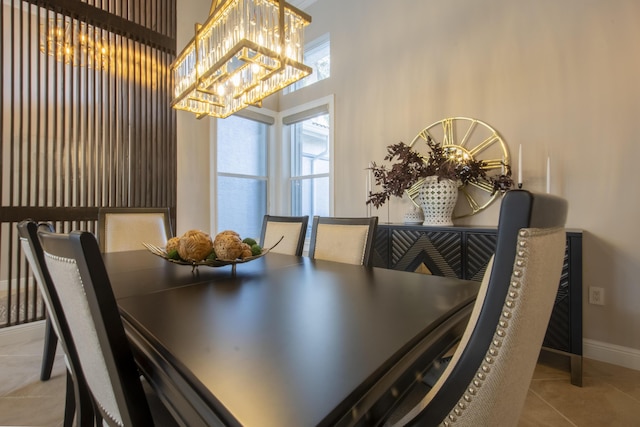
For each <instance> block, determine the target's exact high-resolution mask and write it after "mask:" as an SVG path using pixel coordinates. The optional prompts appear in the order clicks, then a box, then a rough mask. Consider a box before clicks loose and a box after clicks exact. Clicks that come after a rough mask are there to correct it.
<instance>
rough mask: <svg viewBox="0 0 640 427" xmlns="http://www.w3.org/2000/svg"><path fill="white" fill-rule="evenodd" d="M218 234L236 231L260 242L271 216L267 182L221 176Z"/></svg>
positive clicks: (218, 201) (219, 182)
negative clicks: (268, 210) (268, 207)
mask: <svg viewBox="0 0 640 427" xmlns="http://www.w3.org/2000/svg"><path fill="white" fill-rule="evenodd" d="M217 198H218V199H217V203H218V232H220V231H224V230H233V231H235V232H237V233H238V234H240V236H241V237H242V238H243V239H244V238H245V237H252V238H254V239H256V240H259V238H260V233H261V231H262V219H263V217H264V215H265V214H266V213H267V181H265V180H258V179H247V178H235V177H227V176H218V191H217Z"/></svg>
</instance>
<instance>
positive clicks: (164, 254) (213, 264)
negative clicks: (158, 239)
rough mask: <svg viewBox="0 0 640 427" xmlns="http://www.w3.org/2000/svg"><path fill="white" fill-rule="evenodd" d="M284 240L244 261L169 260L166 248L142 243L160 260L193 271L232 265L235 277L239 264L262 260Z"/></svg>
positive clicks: (243, 259)
mask: <svg viewBox="0 0 640 427" xmlns="http://www.w3.org/2000/svg"><path fill="white" fill-rule="evenodd" d="M282 239H284V236H282V237H281V238H280V240H278V241H277V242H276V243H275V245H273V246H271V247H270V248H262V253H261V254H259V255H254V256H250V257H246V258H242V259H240V258H238V259H215V260H202V261H184V260H181V259H173V258H169V254H168V253H167V251H166V250H165V249H164V248H161V247H159V246H155V245H152V244H150V243H145V242H142V244H143V245H144V247H145V248H147V250H148V251H149V252H151V253H152V254H154V255H157V256H159V257H160V258H164V259H165V260H167V261H169V262H172V263H174V264H180V265H190V266H191V271H195V270H197V268H198V267H200V266H205V267H224V266H226V265H230V266H231V272H232V274H233V275H234V276H235V274H236V265H237V264H244V263H245V262H250V261H253V260H256V259H258V258H262V257H263V256H265V255H266V254H268V253H269V251H271V250H272V249H273V248H275V247H276V246H278V243H280V242H281V241H282Z"/></svg>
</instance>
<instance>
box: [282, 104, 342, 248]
mask: <svg viewBox="0 0 640 427" xmlns="http://www.w3.org/2000/svg"><path fill="white" fill-rule="evenodd" d="M323 106H326V107H327V111H328V114H329V159H330V160H329V212H330V215H331V216H333V215H334V198H335V187H334V164H335V150H334V133H335V129H334V128H335V125H334V96H333V95H328V96H325V97H322V98H319V99H316V100H314V101H311V102H308V103H305V104H302V105H299V106H296V107H293V108H290V109H288V110H285V111H282V112H280V113H279V114H278V119H277V123H278V124H279V126H280V130H279V132H280V135H281V140H282V142H281V144H280V147H281V151H280V153H279V165H278V166H279V167H278V169H276V170H279V171H280V176H279V177H278V178H276V179H274V180H273V184H274V185H276V186H277V187H278V188H279V189H280V194H279V198H278V204H277V206H276V210H275V211H274V214H276V215H291V209H292V206H291V188H292V182H293V180H294V178H293V177H292V176H291V169H292V168H291V142H292V141H291V133H290V132H288V131H287V130H288V128H287V126H286V125H284V119H285V118H287V117H290V116H293V115H298V114H300V115H304V113H305V112H309V111H311V110H314V109H317V108H320V107H323ZM324 175H325V174H322V176H324ZM308 237H309V236H307V238H308Z"/></svg>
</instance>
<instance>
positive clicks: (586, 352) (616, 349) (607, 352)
mask: <svg viewBox="0 0 640 427" xmlns="http://www.w3.org/2000/svg"><path fill="white" fill-rule="evenodd" d="M582 352H583V356H584V357H586V358H587V359H594V360H599V361H600V362H606V363H611V364H612V365H618V366H623V367H625V368H629V369H635V370H637V371H640V350H636V349H635V348H629V347H622V346H620V345H615V344H609V343H606V342H601V341H595V340H589V339H583V340H582Z"/></svg>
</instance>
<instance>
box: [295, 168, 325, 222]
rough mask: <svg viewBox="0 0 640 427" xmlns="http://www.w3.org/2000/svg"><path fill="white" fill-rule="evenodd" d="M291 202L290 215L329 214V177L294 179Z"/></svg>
mask: <svg viewBox="0 0 640 427" xmlns="http://www.w3.org/2000/svg"><path fill="white" fill-rule="evenodd" d="M291 202H292V203H291V210H292V213H291V214H292V215H295V216H300V215H309V217H311V218H312V217H313V216H314V215H318V216H329V177H322V178H308V179H297V180H294V181H293V182H292V185H291ZM309 222H311V221H309ZM309 225H311V224H309Z"/></svg>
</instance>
